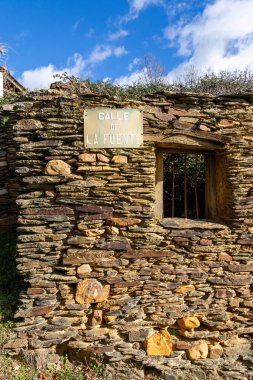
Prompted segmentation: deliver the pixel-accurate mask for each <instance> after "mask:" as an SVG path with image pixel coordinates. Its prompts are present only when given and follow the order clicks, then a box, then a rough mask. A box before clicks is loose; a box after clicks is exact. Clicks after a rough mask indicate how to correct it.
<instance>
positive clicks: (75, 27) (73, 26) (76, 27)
mask: <svg viewBox="0 0 253 380" xmlns="http://www.w3.org/2000/svg"><path fill="white" fill-rule="evenodd" d="M80 22H81V19H80V20H77V21H76V22H75V23H74V24H73V25H72V30H73V32H76V31H77V29H78V28H79V25H80Z"/></svg>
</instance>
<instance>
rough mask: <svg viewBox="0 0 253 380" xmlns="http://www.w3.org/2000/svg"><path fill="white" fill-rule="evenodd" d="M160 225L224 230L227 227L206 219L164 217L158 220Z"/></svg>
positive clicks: (177, 227)
mask: <svg viewBox="0 0 253 380" xmlns="http://www.w3.org/2000/svg"><path fill="white" fill-rule="evenodd" d="M160 224H161V226H163V227H165V228H176V229H182V230H184V229H202V230H225V229H227V228H228V227H227V226H225V225H223V224H219V223H213V222H207V221H206V220H192V219H183V218H164V219H163V220H161V221H160Z"/></svg>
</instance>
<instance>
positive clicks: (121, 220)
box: [110, 218, 141, 227]
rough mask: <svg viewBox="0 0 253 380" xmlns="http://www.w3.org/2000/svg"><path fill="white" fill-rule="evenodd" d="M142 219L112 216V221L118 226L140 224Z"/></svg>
mask: <svg viewBox="0 0 253 380" xmlns="http://www.w3.org/2000/svg"><path fill="white" fill-rule="evenodd" d="M140 222H141V219H129V218H111V219H110V223H111V224H112V225H114V226H118V227H126V226H133V225H135V224H139V223H140Z"/></svg>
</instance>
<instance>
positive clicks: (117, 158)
mask: <svg viewBox="0 0 253 380" xmlns="http://www.w3.org/2000/svg"><path fill="white" fill-rule="evenodd" d="M112 162H113V163H114V164H126V163H127V157H126V156H113V158H112Z"/></svg>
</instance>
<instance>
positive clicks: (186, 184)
mask: <svg viewBox="0 0 253 380" xmlns="http://www.w3.org/2000/svg"><path fill="white" fill-rule="evenodd" d="M163 205H164V206H163V207H164V210H163V211H164V217H165V218H166V217H167V218H169V217H178V218H189V219H204V218H205V154H201V153H166V154H164V155H163Z"/></svg>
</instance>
